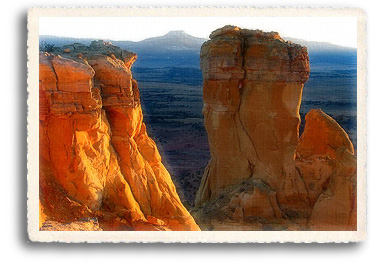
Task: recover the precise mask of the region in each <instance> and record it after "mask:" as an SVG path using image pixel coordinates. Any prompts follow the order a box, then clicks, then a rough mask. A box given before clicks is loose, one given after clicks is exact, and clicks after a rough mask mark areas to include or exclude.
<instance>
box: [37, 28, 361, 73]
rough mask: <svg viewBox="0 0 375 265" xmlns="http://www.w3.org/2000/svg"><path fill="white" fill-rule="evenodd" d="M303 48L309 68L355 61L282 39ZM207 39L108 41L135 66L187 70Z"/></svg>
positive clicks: (58, 41) (173, 34)
mask: <svg viewBox="0 0 375 265" xmlns="http://www.w3.org/2000/svg"><path fill="white" fill-rule="evenodd" d="M284 39H285V40H289V41H292V42H295V43H298V44H301V45H302V46H306V47H307V49H308V52H309V57H310V62H311V66H312V68H314V66H315V65H319V66H320V65H321V64H329V65H332V64H334V65H338V66H340V67H346V66H355V65H356V62H357V50H356V49H355V48H349V47H343V46H338V45H334V44H331V43H327V42H315V41H306V40H302V39H296V38H290V37H284ZM93 40H96V39H94V38H69V37H58V36H50V35H41V36H40V37H39V42H42V41H44V42H47V43H50V44H54V45H55V46H58V47H61V46H64V45H68V44H71V43H77V42H78V43H82V44H85V45H89V44H90V43H91V41H93ZM206 40H207V39H204V38H197V37H194V36H191V35H189V34H187V33H186V32H184V31H183V30H175V31H170V32H168V33H167V34H165V35H163V36H158V37H152V38H147V39H144V40H142V41H137V42H135V41H113V40H108V39H106V40H105V41H110V42H112V43H113V44H114V45H117V46H119V47H120V48H122V49H126V50H130V51H133V52H135V53H137V54H138V60H137V62H136V63H135V65H134V67H136V68H137V67H142V68H155V67H156V68H160V67H187V68H199V53H200V48H201V45H202V44H203V42H205V41H206Z"/></svg>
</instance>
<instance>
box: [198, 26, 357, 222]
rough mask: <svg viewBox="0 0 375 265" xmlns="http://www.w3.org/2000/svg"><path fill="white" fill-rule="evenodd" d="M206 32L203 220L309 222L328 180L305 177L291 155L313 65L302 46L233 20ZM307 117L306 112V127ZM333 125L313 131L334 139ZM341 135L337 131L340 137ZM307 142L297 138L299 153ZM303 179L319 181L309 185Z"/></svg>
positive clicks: (200, 206) (200, 200)
mask: <svg viewBox="0 0 375 265" xmlns="http://www.w3.org/2000/svg"><path fill="white" fill-rule="evenodd" d="M210 38H211V39H210V40H208V41H206V42H205V43H204V44H203V45H202V48H201V68H202V73H203V78H204V83H203V100H204V107H203V115H204V119H205V128H206V131H207V134H208V140H209V145H210V153H211V159H210V161H209V164H208V165H207V168H206V170H205V173H204V175H203V177H202V180H201V185H200V188H199V190H198V192H197V196H196V216H197V218H198V219H199V221H200V224H201V225H203V227H204V226H206V225H207V226H208V227H212V226H214V227H219V228H217V229H227V228H228V227H226V226H225V225H224V226H223V223H225V222H228V223H233V221H235V222H239V223H240V224H244V223H246V222H247V221H246V220H250V219H251V218H253V219H252V220H255V219H256V218H261V219H262V218H263V219H264V218H265V219H268V220H269V219H273V220H274V222H276V223H278V224H280V222H288V225H287V227H288V228H287V229H295V227H294V226H293V225H292V226H290V225H291V224H296V223H297V224H298V225H301V227H303V228H302V229H306V226H307V223H308V219H309V217H310V216H311V212H314V209H313V207H314V203H315V201H316V196H319V195H320V194H321V193H322V192H323V189H324V188H325V187H326V186H324V185H320V184H318V182H319V177H320V176H318V175H317V174H315V173H314V174H313V176H309V177H308V176H307V175H306V174H307V173H306V172H308V170H309V169H306V170H303V169H301V165H300V164H298V166H296V160H295V158H296V149H297V146H298V145H299V125H300V115H299V109H300V105H301V97H302V90H303V87H304V83H305V82H306V81H307V80H308V76H309V72H310V66H309V57H308V54H307V49H306V48H305V47H302V46H300V45H298V44H294V43H291V42H289V41H284V40H283V39H282V38H281V37H280V36H279V34H278V33H275V32H270V33H266V32H262V31H260V30H246V29H240V28H238V27H234V26H225V27H223V28H221V29H218V30H215V31H214V32H213V33H212V34H211V35H210ZM307 117H309V116H307ZM310 123H311V121H310V120H309V119H307V121H306V128H308V127H309V124H310ZM312 126H314V125H312ZM330 126H331V125H330ZM333 127H334V126H333ZM329 128H330V127H329ZM315 131H318V130H315ZM332 133H333V134H337V133H338V131H337V130H336V131H335V130H331V131H330V130H326V131H323V132H321V138H319V137H317V138H315V139H333V138H334V137H335V136H332V135H331V136H329V138H324V137H326V136H327V134H332ZM308 137H310V136H307V138H308ZM305 138H306V137H305ZM344 138H345V137H344ZM344 138H343V137H342V136H340V137H338V138H337V141H336V143H337V145H342V144H343V143H344V142H345V141H344V140H345V139H344ZM302 139H304V138H302ZM315 139H313V140H312V141H315ZM304 142H305V143H311V141H309V140H307V139H305V140H302V144H301V145H300V146H299V150H301V151H302V150H304V151H303V152H301V153H300V156H301V157H302V156H303V155H305V154H307V153H308V150H306V149H304V147H306V146H308V144H306V145H305V144H303V143H304ZM349 142H350V141H349ZM320 144H321V145H329V143H327V141H325V142H321V143H320ZM344 144H345V145H347V143H344ZM319 150H322V151H326V150H328V149H327V147H323V146H322V147H321V148H320V149H319ZM298 163H302V164H304V163H307V162H306V161H302V160H298ZM321 166H322V165H320V164H319V165H318V168H320V169H321V170H324V168H321ZM315 169H317V168H315ZM349 171H350V170H349ZM309 172H311V170H310V171H309ZM305 173H306V174H305ZM329 178H330V179H333V178H335V176H333V175H332V176H330V177H329ZM306 179H309V181H310V184H311V180H312V182H315V183H314V184H317V185H316V186H314V185H310V186H309V187H307V186H306V181H305V180H306ZM315 189H316V190H315ZM312 190H314V191H312ZM310 193H311V194H314V195H313V197H314V198H312V197H311V198H310ZM346 209H347V208H346ZM219 216H221V217H222V218H221V217H219ZM228 216H232V217H228ZM220 218H221V219H220ZM249 218H250V219H249ZM254 218H255V219H254ZM263 219H262V220H263ZM257 220H258V219H257ZM275 220H276V221H275ZM267 222H270V221H267ZM218 223H222V224H218ZM271 223H272V221H271ZM246 225H250V226H251V225H254V222H253V223H251V222H247V223H246ZM220 227H221V228H220ZM290 227H291V228H290ZM301 227H300V228H299V229H301ZM314 227H315V228H316V227H318V226H314ZM321 228H322V227H321ZM326 228H327V227H325V228H324V229H326ZM249 229H258V228H254V227H250V228H249ZM283 229H286V228H285V227H284V228H283ZM322 229H323V228H322Z"/></svg>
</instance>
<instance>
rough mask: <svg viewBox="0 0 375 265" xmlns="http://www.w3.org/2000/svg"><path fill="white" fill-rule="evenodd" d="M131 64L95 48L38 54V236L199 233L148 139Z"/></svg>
mask: <svg viewBox="0 0 375 265" xmlns="http://www.w3.org/2000/svg"><path fill="white" fill-rule="evenodd" d="M135 60H136V55H135V54H134V53H130V52H127V51H123V50H121V49H120V48H119V47H116V46H113V45H111V44H110V43H106V42H100V41H96V42H92V44H91V45H90V46H84V45H81V44H73V45H70V46H69V47H64V48H62V49H55V50H54V54H49V53H43V52H41V53H40V57H39V65H40V67H39V70H40V78H39V79H40V80H39V84H40V90H39V91H40V116H39V118H40V127H39V129H40V212H41V215H40V216H41V225H42V229H45V230H51V229H52V230H53V229H56V230H59V227H60V228H61V230H64V229H68V230H69V229H73V230H74V227H76V228H77V229H79V227H83V228H82V229H83V230H85V229H90V227H91V228H92V229H93V230H100V229H102V230H199V227H198V226H197V225H196V223H195V221H194V220H193V218H192V217H191V215H190V214H189V212H188V211H187V210H186V209H185V207H184V206H183V205H182V203H181V201H180V199H179V197H178V195H177V193H176V189H175V186H174V184H173V182H172V180H171V178H170V175H169V173H168V171H167V170H166V169H165V167H164V166H163V164H162V162H161V157H160V154H159V152H158V149H157V146H156V145H155V143H154V141H153V140H152V139H151V138H150V137H149V136H148V135H147V131H146V126H145V124H144V123H143V116H142V109H141V106H140V99H139V90H138V85H137V82H136V80H134V79H133V78H132V73H131V66H132V64H133V62H134V61H135ZM92 218H95V220H97V221H98V222H96V221H95V222H94V225H93V223H92V222H91V221H87V222H86V224H85V223H84V222H85V221H84V220H92ZM82 220H83V221H82ZM54 222H57V223H60V224H61V223H65V224H66V223H69V225H55V226H53V225H51V224H54ZM77 222H78V223H77ZM82 222H83V224H82ZM77 224H79V225H77ZM43 226H47V227H44V228H43ZM51 226H52V228H51Z"/></svg>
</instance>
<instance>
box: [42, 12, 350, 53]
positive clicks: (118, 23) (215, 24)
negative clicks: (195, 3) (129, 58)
mask: <svg viewBox="0 0 375 265" xmlns="http://www.w3.org/2000/svg"><path fill="white" fill-rule="evenodd" d="M228 24H229V25H236V26H239V27H241V28H248V29H261V30H264V31H277V32H279V33H280V35H281V37H292V38H299V39H305V40H309V41H322V42H330V43H333V44H337V45H341V46H347V47H354V48H355V47H357V20H356V18H355V17H95V18H93V17H43V18H40V20H39V34H40V35H55V36H62V37H74V38H96V39H111V40H132V41H140V40H143V39H146V38H150V37H156V36H161V35H164V34H166V33H168V32H169V31H171V30H184V31H185V32H186V33H188V34H190V35H193V36H196V37H202V38H208V36H209V34H210V33H211V32H212V31H213V30H215V29H217V28H219V27H222V26H224V25H228Z"/></svg>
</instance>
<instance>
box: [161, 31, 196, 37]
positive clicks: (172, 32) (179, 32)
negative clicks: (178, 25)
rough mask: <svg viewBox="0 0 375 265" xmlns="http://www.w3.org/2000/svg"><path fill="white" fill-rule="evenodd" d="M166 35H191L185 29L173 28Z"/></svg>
mask: <svg viewBox="0 0 375 265" xmlns="http://www.w3.org/2000/svg"><path fill="white" fill-rule="evenodd" d="M165 36H190V35H189V34H187V33H186V32H185V31H183V30H172V31H170V32H168V33H167V34H165Z"/></svg>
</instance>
